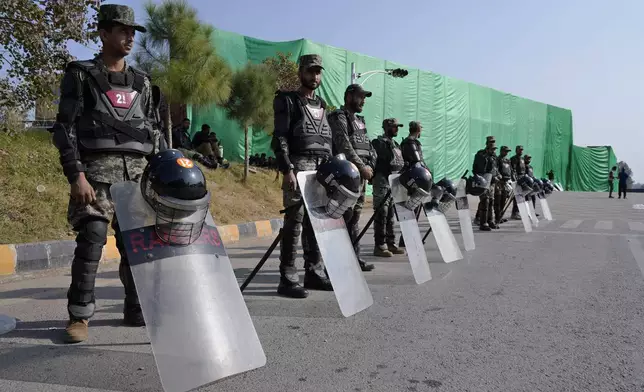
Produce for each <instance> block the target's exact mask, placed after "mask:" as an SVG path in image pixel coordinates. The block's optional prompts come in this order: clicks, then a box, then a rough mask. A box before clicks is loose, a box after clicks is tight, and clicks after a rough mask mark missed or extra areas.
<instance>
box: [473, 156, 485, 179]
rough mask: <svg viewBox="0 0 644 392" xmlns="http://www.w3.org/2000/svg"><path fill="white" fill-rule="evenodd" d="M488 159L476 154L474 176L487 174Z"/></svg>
mask: <svg viewBox="0 0 644 392" xmlns="http://www.w3.org/2000/svg"><path fill="white" fill-rule="evenodd" d="M486 166H487V165H486V159H485V155H483V154H476V155H475V156H474V164H473V165H472V171H473V172H474V174H485V172H486V170H485V169H487V168H486Z"/></svg>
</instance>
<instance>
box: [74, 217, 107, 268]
mask: <svg viewBox="0 0 644 392" xmlns="http://www.w3.org/2000/svg"><path fill="white" fill-rule="evenodd" d="M106 242H107V222H106V221H104V220H101V219H96V220H90V221H87V222H85V223H84V224H83V225H82V226H81V229H80V231H79V232H78V235H77V236H76V243H77V246H76V251H75V252H74V255H75V256H78V257H81V258H83V259H85V260H91V261H98V260H100V259H101V255H102V252H103V246H105V243H106Z"/></svg>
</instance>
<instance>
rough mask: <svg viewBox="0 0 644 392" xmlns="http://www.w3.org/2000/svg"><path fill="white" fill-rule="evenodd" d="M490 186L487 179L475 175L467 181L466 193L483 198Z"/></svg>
mask: <svg viewBox="0 0 644 392" xmlns="http://www.w3.org/2000/svg"><path fill="white" fill-rule="evenodd" d="M488 186H489V183H488V181H487V180H486V179H485V177H483V176H481V175H479V174H474V175H472V176H471V177H470V178H468V179H467V180H466V181H465V192H466V193H467V194H468V195H472V196H481V195H482V194H483V193H485V191H486V190H487V187H488Z"/></svg>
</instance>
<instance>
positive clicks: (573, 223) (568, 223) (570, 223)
mask: <svg viewBox="0 0 644 392" xmlns="http://www.w3.org/2000/svg"><path fill="white" fill-rule="evenodd" d="M581 222H583V220H579V219H573V220H569V221H566V223H564V224H563V225H561V228H562V229H576V228H577V227H579V225H581Z"/></svg>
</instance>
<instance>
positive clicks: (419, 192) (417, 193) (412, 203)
mask: <svg viewBox="0 0 644 392" xmlns="http://www.w3.org/2000/svg"><path fill="white" fill-rule="evenodd" d="M429 196H430V194H429V192H427V191H426V190H424V189H421V188H416V189H415V190H414V193H412V194H411V195H410V196H409V199H407V201H406V202H405V208H407V209H409V210H412V211H415V210H416V208H418V206H420V205H421V204H422V203H423V201H424V200H425V199H427V198H428V197H429Z"/></svg>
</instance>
